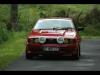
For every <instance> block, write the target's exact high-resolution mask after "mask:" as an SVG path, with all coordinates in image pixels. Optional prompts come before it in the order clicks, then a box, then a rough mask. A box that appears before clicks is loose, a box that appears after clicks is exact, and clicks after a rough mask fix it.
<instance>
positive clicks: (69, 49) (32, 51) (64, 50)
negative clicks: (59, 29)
mask: <svg viewBox="0 0 100 75" xmlns="http://www.w3.org/2000/svg"><path fill="white" fill-rule="evenodd" d="M43 47H57V48H59V51H44V50H43ZM77 51H78V45H77V44H69V45H66V44H27V46H26V53H27V54H29V55H40V54H41V55H47V56H48V55H53V56H72V55H74V54H77Z"/></svg>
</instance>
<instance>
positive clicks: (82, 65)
mask: <svg viewBox="0 0 100 75" xmlns="http://www.w3.org/2000/svg"><path fill="white" fill-rule="evenodd" d="M6 71H100V39H97V40H82V42H81V57H80V59H79V60H69V59H61V58H59V59H58V58H57V59H48V58H45V59H44V58H38V59H36V60H27V59H25V57H24V55H23V56H22V57H21V58H20V59H18V60H16V61H14V62H13V63H12V64H10V65H9V66H8V68H7V69H6Z"/></svg>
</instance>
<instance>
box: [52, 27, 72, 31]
mask: <svg viewBox="0 0 100 75" xmlns="http://www.w3.org/2000/svg"><path fill="white" fill-rule="evenodd" d="M52 29H53V30H67V29H73V28H72V27H63V28H61V27H56V28H52Z"/></svg>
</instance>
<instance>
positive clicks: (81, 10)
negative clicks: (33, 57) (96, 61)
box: [0, 4, 100, 70]
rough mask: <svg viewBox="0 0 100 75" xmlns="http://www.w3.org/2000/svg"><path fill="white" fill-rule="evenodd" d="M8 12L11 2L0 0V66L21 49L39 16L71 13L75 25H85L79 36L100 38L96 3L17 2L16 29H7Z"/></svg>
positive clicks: (99, 7)
mask: <svg viewBox="0 0 100 75" xmlns="http://www.w3.org/2000/svg"><path fill="white" fill-rule="evenodd" d="M10 13H11V7H10V4H0V69H1V70H2V69H4V68H5V67H7V66H8V64H10V63H11V62H12V61H14V60H16V59H18V58H19V57H20V56H21V55H22V54H23V53H24V51H25V42H26V38H27V36H28V33H29V32H30V31H31V29H32V27H33V26H34V24H35V23H36V21H37V20H38V19H39V18H46V17H47V18H48V17H64V18H67V17H70V18H72V19H73V20H74V22H75V25H76V26H83V27H85V29H84V31H81V32H80V34H81V36H82V38H86V39H87V38H88V39H89V38H90V39H92V38H93V39H94V38H100V32H99V30H100V5H99V4H84V5H82V4H60V5H57V4H19V5H18V31H17V32H16V31H13V30H11V29H10V28H11V26H10Z"/></svg>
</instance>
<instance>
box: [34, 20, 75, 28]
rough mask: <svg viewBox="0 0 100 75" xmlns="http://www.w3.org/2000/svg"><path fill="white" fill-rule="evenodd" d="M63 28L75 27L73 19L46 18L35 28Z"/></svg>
mask: <svg viewBox="0 0 100 75" xmlns="http://www.w3.org/2000/svg"><path fill="white" fill-rule="evenodd" d="M62 28H74V25H73V23H72V21H71V20H65V19H56V20H55V19H45V20H39V21H38V22H37V23H36V25H35V27H34V29H62Z"/></svg>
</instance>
